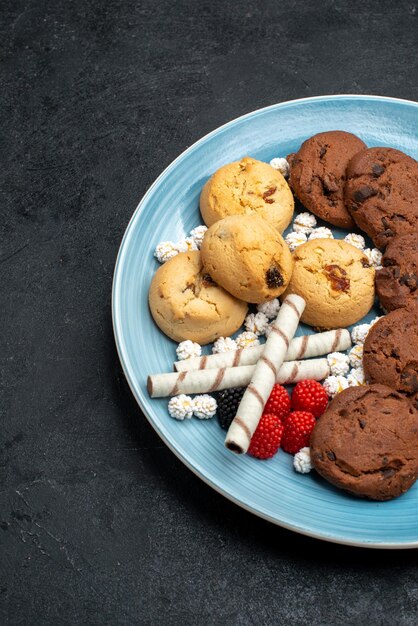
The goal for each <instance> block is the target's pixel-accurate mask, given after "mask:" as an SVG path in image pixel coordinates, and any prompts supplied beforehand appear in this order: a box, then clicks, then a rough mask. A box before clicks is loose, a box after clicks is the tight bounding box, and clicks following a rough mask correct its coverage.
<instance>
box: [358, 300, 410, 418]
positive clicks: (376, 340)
mask: <svg viewBox="0 0 418 626" xmlns="http://www.w3.org/2000/svg"><path fill="white" fill-rule="evenodd" d="M363 366H364V373H365V376H366V380H367V381H368V382H371V383H382V384H384V385H388V386H389V387H392V388H393V389H396V390H397V391H399V392H400V393H402V394H404V395H405V396H408V397H409V398H410V399H411V400H412V402H413V404H414V405H415V407H416V408H418V306H416V305H412V306H409V307H407V308H404V309H396V310H395V311H392V312H391V313H388V314H387V315H385V316H384V317H382V318H381V319H380V320H379V321H378V322H376V324H374V325H373V326H372V327H371V329H370V331H369V334H368V335H367V337H366V341H365V342H364V351H363Z"/></svg>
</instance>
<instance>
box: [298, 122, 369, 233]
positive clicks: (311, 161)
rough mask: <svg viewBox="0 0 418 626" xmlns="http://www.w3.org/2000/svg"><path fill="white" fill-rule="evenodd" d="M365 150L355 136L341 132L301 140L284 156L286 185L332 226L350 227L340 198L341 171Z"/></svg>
mask: <svg viewBox="0 0 418 626" xmlns="http://www.w3.org/2000/svg"><path fill="white" fill-rule="evenodd" d="M365 147H366V144H365V143H364V142H363V141H362V140H361V139H359V138H358V137H356V135H352V134H351V133H347V132H345V131H342V130H333V131H329V132H325V133H318V134H317V135H314V136H313V137H310V139H307V140H306V141H304V142H303V144H302V145H301V147H300V149H299V151H298V152H296V153H295V154H291V155H289V157H288V160H289V163H290V178H289V182H290V186H291V187H292V189H293V191H294V192H295V194H296V196H297V197H298V198H299V200H300V201H301V202H302V204H303V205H304V206H305V207H306V208H307V209H309V210H310V211H312V213H315V215H317V216H318V217H320V218H322V219H323V220H325V221H326V222H329V223H330V224H333V225H334V226H340V227H341V228H352V227H353V226H354V222H353V220H352V218H351V216H350V214H349V212H348V211H347V209H346V208H345V206H344V198H343V191H344V184H345V170H346V167H347V164H348V162H349V160H350V159H351V157H353V156H354V155H355V154H356V153H357V152H359V150H362V149H363V148H365Z"/></svg>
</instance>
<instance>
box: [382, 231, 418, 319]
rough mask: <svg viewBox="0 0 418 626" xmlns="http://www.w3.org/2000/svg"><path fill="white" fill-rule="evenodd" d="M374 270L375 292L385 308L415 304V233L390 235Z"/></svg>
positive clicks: (417, 250) (417, 241)
mask: <svg viewBox="0 0 418 626" xmlns="http://www.w3.org/2000/svg"><path fill="white" fill-rule="evenodd" d="M382 265H383V268H382V269H381V270H378V271H377V272H376V293H377V295H378V297H379V300H380V303H381V305H382V306H383V307H384V308H385V309H386V311H393V310H394V309H400V308H402V307H404V306H408V305H409V304H414V303H415V304H418V233H408V234H407V235H402V236H398V237H394V239H392V240H391V241H390V243H389V244H388V245H387V248H386V250H385V253H384V255H383V257H382Z"/></svg>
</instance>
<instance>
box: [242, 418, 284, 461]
mask: <svg viewBox="0 0 418 626" xmlns="http://www.w3.org/2000/svg"><path fill="white" fill-rule="evenodd" d="M282 434H283V424H282V421H281V419H280V418H279V417H277V415H273V413H263V415H262V416H261V419H260V421H259V423H258V426H257V428H256V431H255V433H254V435H253V436H252V439H251V443H250V447H249V448H248V454H251V456H255V457H257V459H269V458H270V457H272V456H274V455H275V454H276V452H277V450H278V449H279V448H280V442H281V439H282Z"/></svg>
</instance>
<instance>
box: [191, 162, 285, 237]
mask: <svg viewBox="0 0 418 626" xmlns="http://www.w3.org/2000/svg"><path fill="white" fill-rule="evenodd" d="M293 210H294V200H293V195H292V192H291V191H290V187H289V185H288V184H287V182H286V180H285V179H284V177H283V175H282V174H281V173H280V172H279V171H278V170H276V169H274V168H273V167H271V165H269V164H268V163H263V162H262V161H257V160H256V159H252V158H250V157H245V158H244V159H241V160H240V161H235V162H234V163H228V165H224V166H223V167H221V168H220V169H219V170H217V171H216V172H215V173H214V174H213V176H212V177H211V178H210V179H209V180H208V181H207V183H206V184H205V186H204V187H203V189H202V193H201V196H200V212H201V214H202V217H203V221H204V222H205V224H206V225H207V226H212V224H214V223H215V222H217V221H218V220H221V219H223V218H224V217H228V216H229V215H252V214H256V215H259V216H260V217H262V218H263V219H265V220H266V221H267V222H269V224H271V225H272V226H273V227H274V228H276V229H277V230H278V231H279V232H280V233H282V232H283V231H284V230H285V229H286V228H287V227H288V226H289V224H290V222H291V220H292V217H293Z"/></svg>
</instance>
